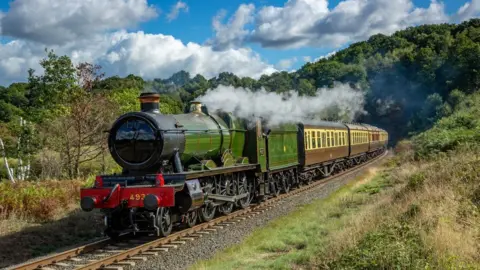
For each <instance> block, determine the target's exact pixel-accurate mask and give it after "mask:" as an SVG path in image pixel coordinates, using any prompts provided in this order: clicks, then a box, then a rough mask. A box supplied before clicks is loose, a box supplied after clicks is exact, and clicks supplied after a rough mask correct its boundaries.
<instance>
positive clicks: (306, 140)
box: [305, 131, 310, 150]
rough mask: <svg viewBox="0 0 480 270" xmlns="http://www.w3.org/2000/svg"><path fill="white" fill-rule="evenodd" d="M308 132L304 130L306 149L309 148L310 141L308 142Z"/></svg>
mask: <svg viewBox="0 0 480 270" xmlns="http://www.w3.org/2000/svg"><path fill="white" fill-rule="evenodd" d="M308 133H309V131H305V149H307V150H308V149H309V148H310V147H309V145H310V143H309V142H308Z"/></svg>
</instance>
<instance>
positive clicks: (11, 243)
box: [0, 209, 103, 268]
mask: <svg viewBox="0 0 480 270" xmlns="http://www.w3.org/2000/svg"><path fill="white" fill-rule="evenodd" d="M12 222H15V221H12ZM102 233H103V225H102V220H101V215H100V213H99V212H90V213H86V212H83V211H82V210H80V209H78V210H75V211H73V212H71V213H70V214H69V215H68V216H67V217H64V218H62V219H59V220H55V221H51V222H48V223H42V224H37V225H35V226H29V227H26V228H24V229H22V230H20V231H17V232H14V233H11V234H6V235H2V236H0V268H4V267H7V266H12V265H15V264H20V263H23V262H26V261H27V260H30V259H32V258H34V257H38V256H43V255H47V254H49V253H51V252H53V251H59V250H66V249H68V248H71V247H73V246H77V245H79V244H82V243H87V242H91V241H92V240H95V239H96V238H97V237H101V236H102Z"/></svg>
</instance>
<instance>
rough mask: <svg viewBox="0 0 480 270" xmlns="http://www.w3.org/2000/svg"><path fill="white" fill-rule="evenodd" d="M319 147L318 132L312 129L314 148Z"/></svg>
mask: <svg viewBox="0 0 480 270" xmlns="http://www.w3.org/2000/svg"><path fill="white" fill-rule="evenodd" d="M316 148H317V133H316V132H315V131H312V149H316Z"/></svg>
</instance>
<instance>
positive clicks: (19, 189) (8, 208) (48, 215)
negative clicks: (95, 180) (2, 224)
mask: <svg viewBox="0 0 480 270" xmlns="http://www.w3.org/2000/svg"><path fill="white" fill-rule="evenodd" d="M82 185H83V181H80V180H70V181H56V180H48V181H41V182H29V181H23V182H18V183H15V184H12V183H10V182H2V183H0V194H1V196H0V216H1V217H3V218H8V217H9V216H10V215H11V214H14V213H15V215H17V216H21V217H24V218H27V219H33V220H34V221H37V222H44V221H49V220H53V219H54V218H55V217H56V216H57V215H58V214H62V211H65V210H67V209H68V206H69V205H71V204H77V203H78V201H79V199H80V187H81V186H82Z"/></svg>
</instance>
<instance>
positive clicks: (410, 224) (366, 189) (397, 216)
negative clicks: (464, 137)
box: [192, 149, 480, 269]
mask: <svg viewBox="0 0 480 270" xmlns="http://www.w3.org/2000/svg"><path fill="white" fill-rule="evenodd" d="M478 168H480V159H479V157H478V153H477V152H476V151H472V150H469V149H461V150H458V151H455V152H451V153H449V154H447V155H443V156H439V157H438V158H437V159H435V160H428V161H421V162H413V161H412V159H409V158H405V157H402V158H396V159H394V160H392V161H391V162H388V164H387V166H386V167H384V168H381V169H379V170H378V171H375V170H373V171H370V172H369V174H367V175H364V176H363V177H361V178H360V179H357V181H353V182H352V183H351V184H349V185H347V186H345V187H343V188H342V189H340V190H338V191H337V192H335V193H333V194H331V195H330V196H329V197H328V198H327V199H324V200H318V201H314V202H313V203H311V204H309V205H306V206H303V207H301V208H299V209H298V210H297V211H296V212H295V213H292V214H290V215H288V216H284V217H281V218H279V219H277V220H275V221H273V222H271V223H270V224H269V225H268V226H266V227H265V228H262V229H259V230H257V231H255V232H254V233H253V234H252V235H251V236H250V237H249V238H247V239H246V240H245V241H244V242H243V243H241V244H239V245H236V246H233V247H231V248H229V249H227V250H225V251H223V252H220V253H218V254H217V255H216V256H214V258H212V259H211V260H208V261H200V262H198V263H197V264H195V265H194V266H193V267H192V268H193V269H453V268H454V269H480V255H479V254H480V211H479V207H480V169H478Z"/></svg>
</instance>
